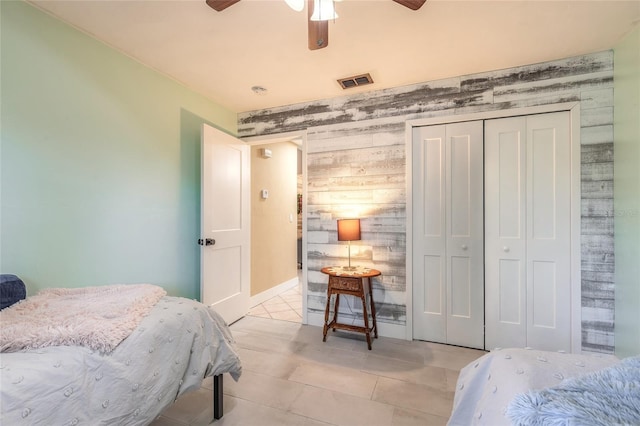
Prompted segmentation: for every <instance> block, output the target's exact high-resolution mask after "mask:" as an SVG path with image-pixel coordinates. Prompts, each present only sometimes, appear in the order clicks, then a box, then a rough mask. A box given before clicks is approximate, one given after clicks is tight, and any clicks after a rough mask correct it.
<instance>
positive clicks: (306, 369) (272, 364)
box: [152, 316, 484, 426]
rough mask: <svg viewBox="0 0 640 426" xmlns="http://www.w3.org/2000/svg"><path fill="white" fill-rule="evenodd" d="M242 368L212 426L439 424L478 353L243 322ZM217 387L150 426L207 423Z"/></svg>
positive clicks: (238, 329) (238, 330)
mask: <svg viewBox="0 0 640 426" xmlns="http://www.w3.org/2000/svg"><path fill="white" fill-rule="evenodd" d="M231 331H232V333H233V335H234V338H235V339H236V343H237V348H238V352H239V354H240V358H241V360H242V363H243V374H242V377H241V378H240V380H239V381H238V382H237V383H236V382H234V381H233V380H232V379H231V378H230V377H229V376H228V375H225V378H224V417H223V418H222V419H220V420H216V421H215V422H213V424H214V425H219V426H224V425H256V426H270V425H274V426H275V425H278V426H280V425H304V426H314V425H345V426H346V425H348V426H351V425H367V426H386V425H392V426H395V425H397V426H400V425H405V426H408V425H421V426H424V425H444V424H446V422H447V420H448V416H449V413H450V411H451V407H452V404H453V395H454V389H455V383H456V380H457V377H458V373H459V371H460V369H461V368H462V367H464V366H465V365H466V364H468V363H469V362H471V361H473V360H474V359H476V358H478V357H480V356H482V355H483V354H484V352H483V351H478V350H473V349H465V348H458V347H454V346H446V345H439V344H435V343H427V342H418V341H413V342H409V341H405V340H398V339H391V338H385V337H380V338H378V339H376V340H374V342H373V349H372V350H371V351H369V350H367V345H366V342H365V340H364V336H362V335H360V334H355V333H348V332H340V331H337V332H335V333H333V332H331V334H330V335H329V336H328V338H327V341H326V342H324V343H323V342H322V328H320V327H315V326H309V325H302V324H300V323H296V322H291V321H283V320H275V319H269V318H262V317H257V316H246V317H244V318H243V319H241V320H240V321H238V322H236V323H234V324H233V325H232V326H231ZM212 388H213V383H212V380H211V379H210V378H209V379H207V380H205V382H204V384H203V387H202V388H200V389H199V390H197V391H194V392H192V393H190V394H187V395H184V396H183V397H181V398H180V399H178V401H177V402H176V403H175V404H173V405H172V406H170V407H169V408H167V409H166V410H165V411H164V412H163V413H162V415H161V416H160V417H158V419H156V420H155V421H154V422H153V423H152V426H184V425H207V424H210V423H211V421H212V419H213V408H212Z"/></svg>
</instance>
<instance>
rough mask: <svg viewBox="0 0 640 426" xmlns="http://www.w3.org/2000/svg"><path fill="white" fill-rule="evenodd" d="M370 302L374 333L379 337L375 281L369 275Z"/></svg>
mask: <svg viewBox="0 0 640 426" xmlns="http://www.w3.org/2000/svg"><path fill="white" fill-rule="evenodd" d="M369 303H370V304H371V317H372V318H373V333H374V336H375V338H376V339H377V338H378V322H377V321H376V303H375V302H374V301H373V282H372V281H371V277H369Z"/></svg>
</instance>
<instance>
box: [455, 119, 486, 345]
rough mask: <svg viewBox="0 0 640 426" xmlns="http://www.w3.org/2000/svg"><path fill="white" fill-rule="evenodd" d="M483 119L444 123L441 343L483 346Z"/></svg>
mask: <svg viewBox="0 0 640 426" xmlns="http://www.w3.org/2000/svg"><path fill="white" fill-rule="evenodd" d="M482 129H483V123H482V121H471V122H464V123H454V124H448V125H447V127H446V137H447V145H446V148H447V155H446V158H447V162H446V165H447V169H446V170H447V171H446V176H447V178H446V189H447V190H446V197H447V208H446V215H447V216H446V217H447V220H446V223H447V225H446V226H447V252H446V253H447V265H448V266H449V268H448V274H447V302H448V303H447V343H450V344H455V345H461V346H468V347H474V348H479V349H483V348H484V277H483V275H484V257H483V253H484V244H483V223H484V219H483V209H482V206H483V184H482V176H483V161H482V158H483V143H482V139H483V134H482V133H483V131H482Z"/></svg>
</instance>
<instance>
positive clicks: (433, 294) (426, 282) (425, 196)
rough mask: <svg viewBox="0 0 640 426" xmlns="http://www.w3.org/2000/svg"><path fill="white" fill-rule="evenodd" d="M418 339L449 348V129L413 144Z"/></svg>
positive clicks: (426, 131) (432, 129) (416, 135)
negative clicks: (447, 203)
mask: <svg viewBox="0 0 640 426" xmlns="http://www.w3.org/2000/svg"><path fill="white" fill-rule="evenodd" d="M412 144H413V146H412V153H413V155H412V158H413V163H412V173H413V176H412V181H413V188H412V195H413V212H412V214H413V265H414V266H413V283H414V285H413V301H414V302H413V308H412V309H413V323H414V325H413V336H414V338H415V339H419V340H428V341H433V342H440V343H446V310H445V297H446V276H447V274H446V251H445V248H446V228H445V207H446V206H445V195H444V191H445V188H444V185H445V174H444V173H445V166H444V164H445V163H444V162H445V153H446V152H445V151H446V148H445V125H440V126H428V127H418V128H415V129H414V130H413V139H412Z"/></svg>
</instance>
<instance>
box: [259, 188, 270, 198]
mask: <svg viewBox="0 0 640 426" xmlns="http://www.w3.org/2000/svg"><path fill="white" fill-rule="evenodd" d="M260 196H261V197H262V199H264V200H266V199H267V198H269V190H268V189H263V190H262V191H260Z"/></svg>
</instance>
